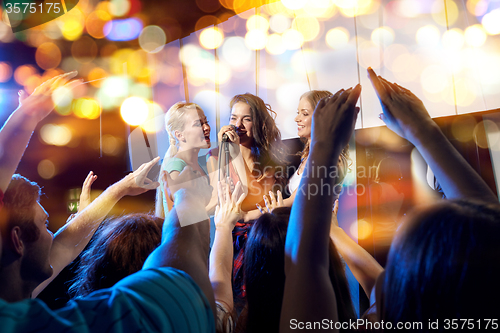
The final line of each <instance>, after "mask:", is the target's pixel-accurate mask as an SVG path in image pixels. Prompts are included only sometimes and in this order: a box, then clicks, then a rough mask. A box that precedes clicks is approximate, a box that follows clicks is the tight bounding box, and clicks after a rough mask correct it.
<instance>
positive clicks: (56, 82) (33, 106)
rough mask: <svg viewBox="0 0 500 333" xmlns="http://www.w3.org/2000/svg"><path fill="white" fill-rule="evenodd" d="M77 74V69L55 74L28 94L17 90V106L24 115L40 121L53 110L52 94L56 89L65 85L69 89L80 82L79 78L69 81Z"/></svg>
mask: <svg viewBox="0 0 500 333" xmlns="http://www.w3.org/2000/svg"><path fill="white" fill-rule="evenodd" d="M77 74H78V72H77V71H73V72H69V73H65V74H61V75H58V76H55V77H53V78H51V79H49V80H47V81H45V82H44V83H42V84H41V85H39V86H38V87H36V88H35V90H34V91H33V93H32V94H31V95H29V96H28V95H27V94H26V92H24V91H23V90H21V91H20V92H19V108H20V109H22V110H23V111H24V112H25V114H26V115H28V116H31V117H33V118H34V119H35V120H36V121H37V122H38V121H41V120H42V119H43V118H45V117H46V116H47V115H48V114H49V113H50V112H51V111H52V110H54V107H55V104H54V101H53V96H52V94H53V93H54V91H55V90H56V89H58V88H61V87H65V88H67V89H69V90H71V89H73V88H74V87H76V86H78V85H80V84H82V81H81V80H73V81H70V80H71V79H72V78H74V77H75V76H76V75H77Z"/></svg>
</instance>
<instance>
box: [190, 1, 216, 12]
mask: <svg viewBox="0 0 500 333" xmlns="http://www.w3.org/2000/svg"><path fill="white" fill-rule="evenodd" d="M196 5H197V6H198V8H200V9H201V10H202V11H204V12H205V13H212V12H215V11H217V10H218V9H219V8H220V7H221V4H220V2H219V0H196Z"/></svg>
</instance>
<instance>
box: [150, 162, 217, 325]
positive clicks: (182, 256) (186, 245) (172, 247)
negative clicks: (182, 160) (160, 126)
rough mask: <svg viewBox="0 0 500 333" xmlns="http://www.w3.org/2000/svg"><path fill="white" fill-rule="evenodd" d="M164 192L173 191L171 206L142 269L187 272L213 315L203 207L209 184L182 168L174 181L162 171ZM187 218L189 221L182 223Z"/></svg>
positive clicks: (194, 173) (208, 194)
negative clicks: (158, 238)
mask: <svg viewBox="0 0 500 333" xmlns="http://www.w3.org/2000/svg"><path fill="white" fill-rule="evenodd" d="M162 177H163V181H164V184H168V188H167V186H165V192H167V191H170V192H172V193H173V198H174V203H175V205H174V208H173V209H172V210H171V211H170V212H169V213H168V215H167V216H166V217H165V222H164V224H163V232H162V242H161V245H160V246H159V247H158V248H157V249H156V250H154V251H153V253H151V254H150V255H149V257H148V259H147V260H146V262H145V263H144V266H143V269H147V268H154V267H173V268H177V269H180V270H182V271H184V272H185V273H187V274H188V275H189V276H190V277H191V278H192V279H193V280H194V281H195V282H196V284H197V285H198V286H199V287H200V288H201V290H202V291H203V293H204V294H205V296H206V297H207V299H208V301H209V302H210V305H211V307H212V310H213V312H214V315H215V301H214V293H213V290H212V285H211V284H210V280H209V278H208V266H207V265H208V252H209V247H210V222H209V219H208V215H207V213H206V210H205V206H206V203H207V202H208V201H209V198H210V193H211V190H212V189H211V187H210V186H209V185H208V182H207V181H206V178H205V177H200V174H199V173H197V172H194V171H193V170H192V169H191V168H190V167H186V168H184V170H183V171H182V172H181V173H180V175H179V176H178V177H177V179H176V180H175V181H173V180H172V179H171V178H169V176H168V174H167V173H166V172H163V174H162ZM186 221H191V222H192V223H190V224H185V222H186Z"/></svg>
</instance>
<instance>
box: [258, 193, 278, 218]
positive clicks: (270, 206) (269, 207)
mask: <svg viewBox="0 0 500 333" xmlns="http://www.w3.org/2000/svg"><path fill="white" fill-rule="evenodd" d="M264 203H265V204H266V207H265V208H263V207H261V205H259V204H256V206H257V209H258V210H259V211H260V212H261V213H262V214H264V213H272V212H273V210H274V209H276V208H278V207H283V206H284V203H283V195H282V194H281V191H278V192H277V198H276V197H275V196H274V193H273V192H271V191H269V198H268V197H267V195H264Z"/></svg>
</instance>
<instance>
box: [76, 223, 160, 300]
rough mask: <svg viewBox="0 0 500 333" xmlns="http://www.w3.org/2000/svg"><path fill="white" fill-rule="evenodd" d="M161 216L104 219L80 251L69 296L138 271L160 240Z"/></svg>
mask: <svg viewBox="0 0 500 333" xmlns="http://www.w3.org/2000/svg"><path fill="white" fill-rule="evenodd" d="M162 224H163V219H160V218H158V217H153V216H151V215H148V214H130V215H124V216H120V217H117V218H113V219H109V220H106V221H104V222H103V223H102V224H101V226H100V227H99V229H97V231H96V233H95V234H94V237H93V238H92V240H91V242H90V244H89V246H88V248H87V249H86V250H85V251H84V252H83V253H82V255H81V260H80V265H79V267H78V269H77V274H76V277H75V279H74V281H73V284H72V286H71V287H70V293H71V294H72V295H73V297H82V296H85V295H88V294H89V293H91V292H93V291H95V290H99V289H103V288H109V287H111V286H113V285H114V284H115V283H116V282H118V281H120V280H121V279H123V278H124V277H126V276H128V275H130V274H133V273H135V272H137V271H139V270H140V269H141V268H142V266H143V264H144V262H145V261H146V258H147V257H148V256H149V254H150V253H151V252H153V250H154V249H155V248H156V247H158V245H159V244H160V242H161V230H162Z"/></svg>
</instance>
